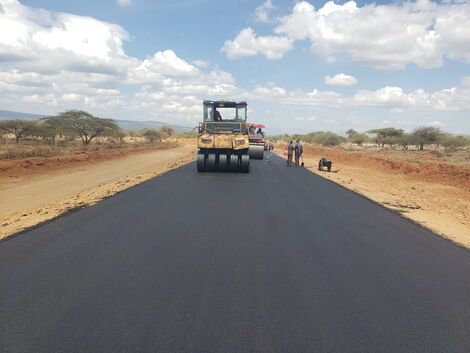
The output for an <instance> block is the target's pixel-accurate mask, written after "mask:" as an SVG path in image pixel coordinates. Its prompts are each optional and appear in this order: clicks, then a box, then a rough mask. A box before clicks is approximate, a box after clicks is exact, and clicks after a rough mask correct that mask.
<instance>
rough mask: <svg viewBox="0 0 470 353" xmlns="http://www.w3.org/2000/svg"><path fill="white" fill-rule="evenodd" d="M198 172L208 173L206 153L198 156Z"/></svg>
mask: <svg viewBox="0 0 470 353" xmlns="http://www.w3.org/2000/svg"><path fill="white" fill-rule="evenodd" d="M197 171H198V172H200V173H203V172H205V171H206V156H205V154H204V153H198V154H197Z"/></svg>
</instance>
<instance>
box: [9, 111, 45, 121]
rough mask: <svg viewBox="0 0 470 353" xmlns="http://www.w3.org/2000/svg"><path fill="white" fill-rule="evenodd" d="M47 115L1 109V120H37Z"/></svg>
mask: <svg viewBox="0 0 470 353" xmlns="http://www.w3.org/2000/svg"><path fill="white" fill-rule="evenodd" d="M45 116H47V115H39V114H28V113H20V112H13V111H11V110H0V120H9V119H28V120H35V119H40V118H44V117H45Z"/></svg>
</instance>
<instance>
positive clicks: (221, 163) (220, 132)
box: [197, 100, 250, 173]
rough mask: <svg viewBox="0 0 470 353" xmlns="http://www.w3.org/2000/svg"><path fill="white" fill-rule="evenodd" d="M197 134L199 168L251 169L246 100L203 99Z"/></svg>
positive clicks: (208, 169)
mask: <svg viewBox="0 0 470 353" xmlns="http://www.w3.org/2000/svg"><path fill="white" fill-rule="evenodd" d="M203 106H204V117H203V122H202V123H199V127H198V129H199V131H198V132H199V133H198V137H197V147H198V148H199V151H198V154H197V170H198V172H216V171H219V172H228V171H230V172H242V173H248V172H249V171H250V156H249V154H248V150H249V139H248V128H247V126H246V125H247V124H246V118H247V104H246V102H234V101H209V100H206V101H204V102H203Z"/></svg>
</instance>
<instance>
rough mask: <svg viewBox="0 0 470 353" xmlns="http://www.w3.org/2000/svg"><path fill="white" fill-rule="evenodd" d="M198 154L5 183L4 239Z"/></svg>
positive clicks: (123, 161)
mask: <svg viewBox="0 0 470 353" xmlns="http://www.w3.org/2000/svg"><path fill="white" fill-rule="evenodd" d="M194 151H195V148H194V146H180V147H177V148H174V149H169V150H160V151H154V152H146V153H141V154H133V155H130V156H127V157H125V158H120V159H116V160H111V161H105V162H101V163H95V164H92V165H88V166H83V167H81V168H79V169H72V170H64V171H59V172H57V171H56V172H54V173H51V174H49V175H38V176H35V177H32V178H31V177H28V178H24V179H19V180H15V181H14V182H11V183H5V182H4V183H1V184H0V193H1V194H2V198H1V199H0V225H1V227H0V239H4V238H7V237H8V236H10V235H13V234H16V233H18V232H22V231H24V230H27V229H30V228H32V227H35V226H37V225H39V224H41V223H44V222H46V221H50V220H51V219H53V218H55V217H58V216H60V215H63V214H66V213H68V212H71V211H73V210H76V209H80V208H83V207H87V206H90V205H93V204H95V203H97V202H99V201H101V200H103V199H106V198H108V197H111V196H113V195H115V194H117V193H119V192H121V191H123V190H126V189H128V188H130V187H132V186H135V185H137V184H140V183H142V182H144V181H146V180H149V179H151V178H154V177H156V176H158V175H161V174H163V173H166V172H168V171H170V170H172V169H175V168H178V167H180V166H182V165H185V164H187V163H190V162H192V161H193V160H194V158H195V154H194Z"/></svg>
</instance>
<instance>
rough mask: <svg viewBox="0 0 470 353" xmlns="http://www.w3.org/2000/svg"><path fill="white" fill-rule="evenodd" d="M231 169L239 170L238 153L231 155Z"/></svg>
mask: <svg viewBox="0 0 470 353" xmlns="http://www.w3.org/2000/svg"><path fill="white" fill-rule="evenodd" d="M230 171H231V172H235V173H236V172H238V156H237V155H236V154H232V155H230Z"/></svg>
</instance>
